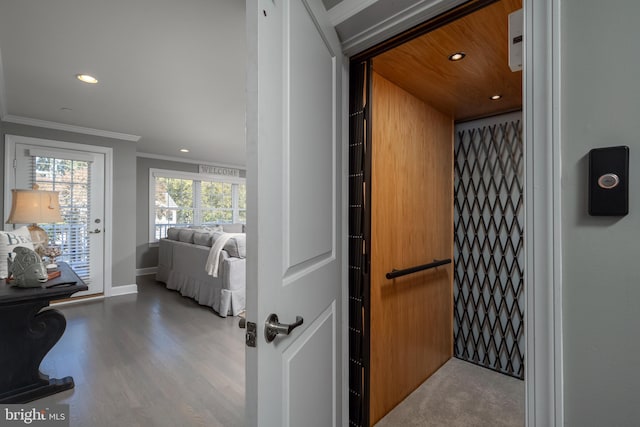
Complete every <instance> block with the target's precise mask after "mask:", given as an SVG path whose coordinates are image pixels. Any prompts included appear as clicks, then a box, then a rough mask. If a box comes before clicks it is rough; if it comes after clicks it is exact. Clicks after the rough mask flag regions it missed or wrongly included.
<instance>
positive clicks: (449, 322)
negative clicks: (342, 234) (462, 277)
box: [370, 62, 453, 425]
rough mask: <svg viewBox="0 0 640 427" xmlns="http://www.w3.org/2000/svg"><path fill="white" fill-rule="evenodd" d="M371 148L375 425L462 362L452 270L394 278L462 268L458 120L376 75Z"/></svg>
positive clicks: (372, 404)
mask: <svg viewBox="0 0 640 427" xmlns="http://www.w3.org/2000/svg"><path fill="white" fill-rule="evenodd" d="M374 70H375V62H374ZM371 141H372V180H371V181H372V183H371V191H372V195H371V209H372V212H371V321H370V322H371V329H370V330H371V360H370V363H371V365H370V366H371V378H370V381H371V382H370V385H371V396H370V421H371V424H372V425H373V424H375V423H376V422H377V421H378V420H379V419H380V418H382V417H383V416H384V415H385V414H386V413H387V412H389V410H391V409H392V408H393V407H394V406H396V405H397V404H398V403H399V402H401V401H402V400H403V399H404V398H405V397H406V396H407V395H409V394H410V393H411V392H412V391H413V390H415V388H416V387H418V386H419V385H420V384H421V383H422V382H423V381H424V380H425V379H426V378H428V377H429V376H430V375H431V374H432V373H433V372H435V371H436V370H437V369H438V368H439V367H440V366H442V364H444V363H445V362H446V361H447V360H448V359H449V358H450V357H451V356H452V351H453V291H452V280H453V273H452V265H451V264H449V265H446V266H443V267H438V268H436V269H432V270H426V271H423V272H420V273H416V274H412V275H409V276H404V277H400V278H397V279H394V280H387V279H386V278H385V274H386V273H387V272H389V271H391V270H392V269H394V268H396V269H402V268H408V267H413V266H416V265H421V264H426V263H429V262H432V261H433V260H434V259H445V258H453V119H452V118H451V117H450V116H447V115H445V114H443V113H440V112H438V111H437V110H435V109H434V108H432V107H430V106H429V105H427V104H425V103H424V102H423V101H421V100H419V99H417V98H416V97H414V96H412V95H411V94H409V93H407V92H405V91H404V90H402V89H400V88H399V87H397V86H395V85H394V84H392V83H390V82H389V81H388V80H386V79H384V78H383V77H381V76H380V75H378V74H376V73H374V74H373V96H372V140H371Z"/></svg>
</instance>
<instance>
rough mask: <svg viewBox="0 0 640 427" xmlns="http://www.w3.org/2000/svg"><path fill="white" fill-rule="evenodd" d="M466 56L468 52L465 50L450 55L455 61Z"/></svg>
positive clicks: (450, 59)
mask: <svg viewBox="0 0 640 427" xmlns="http://www.w3.org/2000/svg"><path fill="white" fill-rule="evenodd" d="M465 56H467V54H466V53H464V52H455V53H452V54H451V55H449V61H453V62H455V61H460V60H461V59H462V58H464V57H465Z"/></svg>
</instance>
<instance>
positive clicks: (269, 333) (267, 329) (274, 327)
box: [264, 313, 304, 342]
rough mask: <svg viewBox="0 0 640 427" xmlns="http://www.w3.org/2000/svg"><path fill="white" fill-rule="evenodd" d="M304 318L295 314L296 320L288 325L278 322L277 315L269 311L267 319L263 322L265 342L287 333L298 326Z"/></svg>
mask: <svg viewBox="0 0 640 427" xmlns="http://www.w3.org/2000/svg"><path fill="white" fill-rule="evenodd" d="M303 321H304V320H303V319H302V317H301V316H296V322H295V323H292V324H290V325H287V324H286V323H280V322H279V321H278V315H277V314H275V313H271V314H270V315H269V317H267V321H266V322H264V339H265V340H266V341H267V342H271V341H273V340H274V339H276V336H278V335H289V334H290V333H291V331H293V330H294V329H295V328H297V327H298V326H300V325H302V322H303Z"/></svg>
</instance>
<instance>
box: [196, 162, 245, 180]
mask: <svg viewBox="0 0 640 427" xmlns="http://www.w3.org/2000/svg"><path fill="white" fill-rule="evenodd" d="M198 172H200V173H206V174H208V175H219V176H225V177H233V178H239V177H240V169H235V168H225V167H222V166H211V165H198Z"/></svg>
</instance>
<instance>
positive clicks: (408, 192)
mask: <svg viewBox="0 0 640 427" xmlns="http://www.w3.org/2000/svg"><path fill="white" fill-rule="evenodd" d="M521 7H522V2H521V0H501V1H495V0H494V1H470V2H467V3H465V4H463V5H461V6H459V7H457V8H456V9H454V10H451V11H448V12H446V13H444V14H443V15H441V16H438V17H436V18H434V19H433V20H431V21H429V22H427V23H424V24H422V25H420V26H418V27H416V28H413V29H411V30H409V31H408V32H407V33H406V34H404V35H401V36H399V37H396V38H394V39H392V40H390V41H387V42H385V43H383V44H382V45H380V46H376V47H374V48H372V49H370V50H369V51H368V52H364V53H363V54H360V55H358V56H356V57H354V58H352V62H351V67H350V135H349V139H350V144H349V159H350V160H349V162H350V164H349V191H350V196H349V197H350V204H349V206H350V211H349V326H350V327H349V349H350V350H349V391H350V393H349V399H350V402H349V418H350V424H351V425H356V426H369V425H374V424H375V423H376V422H377V421H378V420H380V419H381V418H382V417H383V416H384V415H385V414H387V413H388V412H389V411H390V410H392V409H393V408H394V407H395V406H396V405H398V403H400V402H401V401H402V400H403V399H405V398H406V397H407V396H408V395H409V394H410V393H411V392H412V391H414V390H415V389H416V388H417V387H418V386H419V385H420V384H422V383H423V382H424V381H425V380H426V379H428V378H429V377H430V376H431V375H432V374H433V373H434V372H436V371H437V370H438V369H439V368H440V367H441V366H442V365H443V364H445V363H446V362H447V361H448V360H449V359H451V358H452V357H456V358H458V359H462V360H465V361H468V362H470V363H473V364H476V365H479V366H482V367H483V368H487V369H491V370H494V371H496V372H500V373H501V374H505V375H509V376H512V377H516V378H519V379H523V376H524V320H523V319H524V301H523V298H524V279H523V277H524V272H523V265H524V259H523V239H524V236H523V212H524V209H523V182H522V176H523V167H524V165H523V149H522V143H523V141H522V112H521V110H522V72H521V71H512V70H511V69H510V68H509V64H508V38H509V35H508V19H509V14H511V13H512V12H514V11H516V10H518V9H520V8H521ZM459 57H460V58H459Z"/></svg>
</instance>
